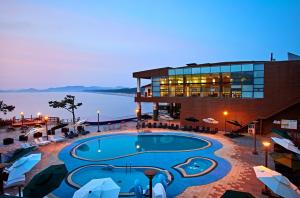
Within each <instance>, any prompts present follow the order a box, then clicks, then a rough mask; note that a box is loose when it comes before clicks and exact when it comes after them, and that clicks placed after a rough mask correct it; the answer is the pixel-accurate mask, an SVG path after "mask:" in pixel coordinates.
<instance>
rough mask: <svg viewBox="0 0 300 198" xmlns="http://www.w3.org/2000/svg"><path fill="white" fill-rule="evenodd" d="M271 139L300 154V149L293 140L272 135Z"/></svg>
mask: <svg viewBox="0 0 300 198" xmlns="http://www.w3.org/2000/svg"><path fill="white" fill-rule="evenodd" d="M271 139H272V140H273V141H274V142H275V143H276V144H279V145H280V146H282V147H284V148H286V149H287V150H290V151H292V152H294V153H297V154H300V150H299V149H298V148H297V147H296V146H295V145H294V143H293V142H292V141H291V140H288V139H285V138H277V137H271Z"/></svg>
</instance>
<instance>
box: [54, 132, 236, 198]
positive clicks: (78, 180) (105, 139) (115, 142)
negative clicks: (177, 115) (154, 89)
mask: <svg viewBox="0 0 300 198" xmlns="http://www.w3.org/2000/svg"><path fill="white" fill-rule="evenodd" d="M99 140H100V144H99ZM221 148H222V144H221V143H220V142H219V141H217V140H215V139H213V138H208V137H202V136H198V135H195V134H192V133H184V132H159V133H156V132H155V133H150V134H148V133H147V134H143V135H140V134H137V133H123V134H122V133H116V134H107V135H101V136H96V137H90V138H87V139H82V140H78V141H76V142H74V143H72V144H70V145H68V146H66V147H65V148H63V149H62V150H61V152H60V153H59V156H58V157H59V159H60V160H61V161H63V162H64V163H65V164H66V167H67V169H68V171H69V176H68V178H71V182H68V180H65V181H64V182H62V184H61V186H60V187H59V188H57V189H56V190H55V191H53V192H52V193H53V194H54V195H55V196H57V197H72V196H73V194H74V192H75V191H76V190H77V189H78V188H79V187H80V186H82V185H84V184H85V183H87V182H88V181H89V180H91V179H94V178H105V177H112V178H113V180H114V181H115V182H116V183H117V184H118V185H119V186H120V187H121V189H122V190H121V191H122V192H126V191H130V189H131V188H132V185H133V184H134V182H135V180H137V179H138V180H139V181H140V183H141V184H142V186H143V188H144V189H145V188H146V186H147V178H146V177H145V176H144V175H143V168H142V167H144V168H145V167H147V169H148V168H155V169H159V170H163V171H166V172H167V173H168V174H169V175H170V176H171V179H170V180H169V182H170V183H169V185H168V186H167V188H166V191H167V195H168V197H169V198H173V197H176V196H177V195H179V194H180V193H182V192H183V191H184V190H185V189H186V188H188V187H190V186H196V185H197V186H198V185H205V184H209V183H212V182H214V181H217V180H219V179H221V178H223V177H224V176H226V175H227V174H228V172H229V171H230V169H231V165H230V163H229V162H228V161H227V160H225V159H223V158H221V157H219V156H217V155H215V154H214V153H215V151H217V150H219V149H221ZM98 151H99V152H98ZM74 154H75V155H74ZM201 158H202V159H208V160H212V161H213V162H215V166H214V168H210V167H211V166H210V162H207V161H205V160H200V159H201ZM192 159H195V160H192ZM110 165H111V166H114V167H117V168H116V169H114V170H113V171H112V172H110V171H107V170H103V169H101V167H103V166H110ZM179 165H180V166H181V167H182V168H183V170H185V172H186V174H187V175H194V174H195V173H196V174H197V173H199V172H202V171H203V170H204V172H205V173H204V174H202V175H200V176H192V177H184V176H183V174H182V173H181V172H180V171H179V170H178V169H177V168H176V166H179ZM128 166H131V167H132V169H131V174H129V173H128V169H127V171H126V168H124V167H128ZM205 170H206V171H205ZM166 175H167V174H166ZM72 182H73V184H74V183H75V185H72Z"/></svg>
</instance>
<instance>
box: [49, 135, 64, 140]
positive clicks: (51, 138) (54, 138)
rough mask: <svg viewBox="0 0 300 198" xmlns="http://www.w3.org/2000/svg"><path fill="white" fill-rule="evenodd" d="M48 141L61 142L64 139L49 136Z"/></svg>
mask: <svg viewBox="0 0 300 198" xmlns="http://www.w3.org/2000/svg"><path fill="white" fill-rule="evenodd" d="M50 141H51V142H63V141H65V138H63V137H60V136H54V135H50Z"/></svg>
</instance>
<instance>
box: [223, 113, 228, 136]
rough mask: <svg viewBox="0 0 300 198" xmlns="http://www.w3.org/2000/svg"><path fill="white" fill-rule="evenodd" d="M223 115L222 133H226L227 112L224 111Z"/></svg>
mask: <svg viewBox="0 0 300 198" xmlns="http://www.w3.org/2000/svg"><path fill="white" fill-rule="evenodd" d="M223 115H224V132H225V133H226V122H227V115H228V111H224V112H223Z"/></svg>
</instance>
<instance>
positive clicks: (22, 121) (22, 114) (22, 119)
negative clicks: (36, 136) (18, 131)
mask: <svg viewBox="0 0 300 198" xmlns="http://www.w3.org/2000/svg"><path fill="white" fill-rule="evenodd" d="M20 115H21V123H22V127H23V124H24V112H23V111H22V112H21V113H20Z"/></svg>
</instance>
